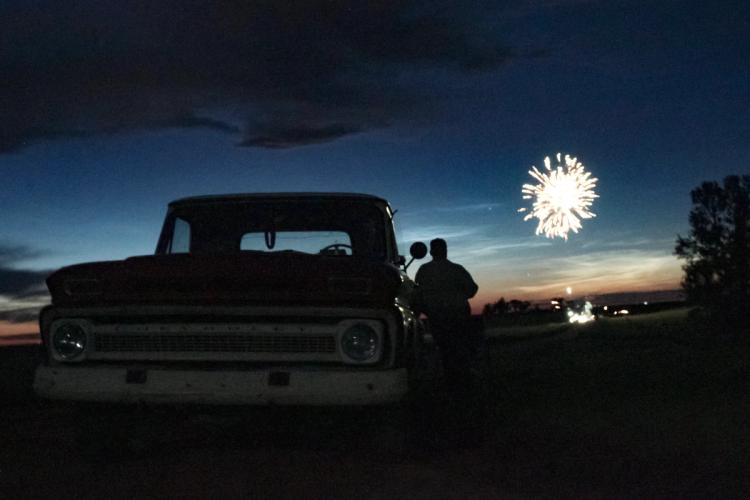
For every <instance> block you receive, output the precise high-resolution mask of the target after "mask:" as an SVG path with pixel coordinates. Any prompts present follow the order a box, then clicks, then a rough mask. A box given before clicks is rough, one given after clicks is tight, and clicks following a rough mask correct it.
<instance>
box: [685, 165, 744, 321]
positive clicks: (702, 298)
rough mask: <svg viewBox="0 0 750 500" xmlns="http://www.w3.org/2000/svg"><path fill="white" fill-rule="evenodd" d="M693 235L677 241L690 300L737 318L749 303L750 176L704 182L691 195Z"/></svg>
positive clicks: (691, 230) (691, 227)
mask: <svg viewBox="0 0 750 500" xmlns="http://www.w3.org/2000/svg"><path fill="white" fill-rule="evenodd" d="M690 194H691V197H692V201H693V208H692V210H691V211H690V233H689V235H688V236H687V237H685V238H683V237H682V236H679V235H678V237H677V245H676V246H675V254H676V255H677V256H678V257H679V258H681V259H684V260H685V265H684V266H683V270H684V271H685V276H684V279H683V281H682V286H683V288H684V289H685V291H686V293H687V295H688V300H690V301H692V302H694V303H697V304H701V305H704V306H706V307H708V308H709V309H710V310H712V311H713V312H722V313H724V314H726V315H728V316H730V317H732V318H733V319H739V318H740V316H741V313H742V311H743V309H745V308H746V304H747V303H748V300H750V176H747V175H743V176H737V175H731V176H729V177H726V178H725V179H724V185H723V186H720V185H719V184H718V183H717V182H704V183H703V184H701V185H700V187H698V188H696V189H694V190H693V191H692V192H691V193H690Z"/></svg>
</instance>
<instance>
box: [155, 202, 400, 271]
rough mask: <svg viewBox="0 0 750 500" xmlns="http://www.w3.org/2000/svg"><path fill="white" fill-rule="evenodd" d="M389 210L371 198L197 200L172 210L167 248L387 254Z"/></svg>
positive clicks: (164, 249) (179, 250) (173, 250)
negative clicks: (355, 199) (328, 200)
mask: <svg viewBox="0 0 750 500" xmlns="http://www.w3.org/2000/svg"><path fill="white" fill-rule="evenodd" d="M385 223H386V217H385V215H384V213H383V212H382V211H381V210H380V209H379V208H378V207H377V206H374V205H372V204H370V203H363V202H350V201H336V202H321V201H315V202H275V203H262V202H250V203H226V204H221V203H217V204H196V205H195V206H190V207H180V208H178V209H175V210H174V211H172V212H171V213H170V215H169V217H168V219H167V221H166V227H165V229H166V231H167V238H168V241H167V242H166V245H164V246H162V248H161V253H213V254H216V253H219V254H227V253H238V252H239V253H241V252H301V253H308V254H322V255H330V256H352V255H354V256H364V257H369V258H377V259H383V258H385V254H386V243H385Z"/></svg>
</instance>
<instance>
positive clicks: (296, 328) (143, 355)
mask: <svg viewBox="0 0 750 500" xmlns="http://www.w3.org/2000/svg"><path fill="white" fill-rule="evenodd" d="M336 329H337V325H335V324H320V323H293V324H280V323H224V324H222V323H192V322H191V323H140V324H97V325H94V327H93V331H92V339H91V340H92V347H93V349H91V350H90V352H89V354H88V356H87V357H88V358H89V359H99V360H157V361H163V360H175V361H189V360H195V361H222V360H226V361H264V362H266V361H335V362H340V361H342V358H341V355H340V354H339V352H338V346H337V330H336Z"/></svg>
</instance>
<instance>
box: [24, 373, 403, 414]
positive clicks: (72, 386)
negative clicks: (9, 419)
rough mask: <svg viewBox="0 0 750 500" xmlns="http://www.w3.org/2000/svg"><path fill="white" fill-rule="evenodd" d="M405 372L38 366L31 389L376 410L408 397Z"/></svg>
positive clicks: (60, 394)
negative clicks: (372, 407) (378, 405)
mask: <svg viewBox="0 0 750 500" xmlns="http://www.w3.org/2000/svg"><path fill="white" fill-rule="evenodd" d="M407 379H408V376H407V370H406V369H405V368H400V369H390V370H379V371H376V370H361V369H360V370H354V369H352V370H335V371H334V370H325V369H318V370H314V369H302V368H293V369H281V368H280V369H259V370H248V371H231V370H226V371H200V370H166V369H146V370H129V369H127V368H123V367H109V366H105V367H87V366H64V365H57V366H40V367H39V368H37V371H36V375H35V378H34V390H35V391H36V393H37V394H38V395H39V396H41V397H43V398H47V399H56V400H71V401H97V402H117V403H137V402H142V403H199V404H240V405H243V404H244V405H274V404H276V405H316V406H317V405H320V406H327V405H377V404H387V403H392V402H397V401H399V400H401V399H403V398H404V397H405V396H406V394H407V392H408V383H407Z"/></svg>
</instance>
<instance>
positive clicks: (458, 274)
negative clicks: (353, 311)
mask: <svg viewBox="0 0 750 500" xmlns="http://www.w3.org/2000/svg"><path fill="white" fill-rule="evenodd" d="M430 255H431V256H432V261H431V262H427V263H426V264H423V265H422V267H420V268H419V271H417V276H416V278H415V281H416V282H417V283H418V284H419V299H418V300H419V305H420V307H421V310H422V312H424V313H425V314H426V315H427V317H428V318H429V320H430V333H432V337H433V338H434V339H435V342H436V343H437V345H438V347H439V348H440V353H441V356H442V359H443V371H444V373H445V379H446V383H447V385H448V386H449V387H459V388H460V387H461V386H463V388H464V389H469V387H466V384H468V383H469V378H468V377H469V363H470V362H471V359H470V357H471V355H470V354H471V345H470V343H471V338H470V335H469V334H470V332H469V328H470V324H469V318H470V316H471V309H470V307H469V299H470V298H471V297H473V296H474V295H475V294H476V293H477V290H478V289H479V287H478V286H477V284H476V283H474V280H473V279H472V277H471V275H470V274H469V272H468V271H467V270H466V269H464V268H463V266H461V265H459V264H456V263H453V262H451V261H449V260H448V245H447V244H446V243H445V240H443V239H441V238H436V239H434V240H432V241H431V242H430Z"/></svg>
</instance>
